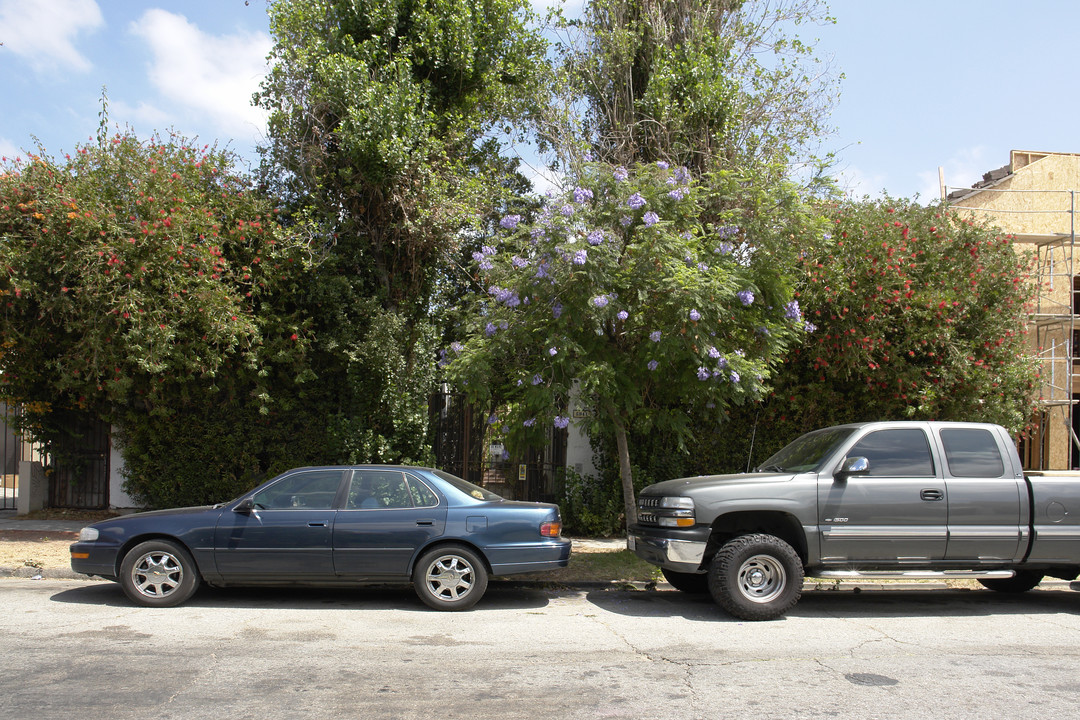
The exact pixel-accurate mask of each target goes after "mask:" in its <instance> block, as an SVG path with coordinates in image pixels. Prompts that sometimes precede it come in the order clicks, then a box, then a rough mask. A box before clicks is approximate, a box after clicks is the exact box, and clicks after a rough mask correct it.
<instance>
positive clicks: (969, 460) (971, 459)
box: [941, 428, 1005, 478]
mask: <svg viewBox="0 0 1080 720" xmlns="http://www.w3.org/2000/svg"><path fill="white" fill-rule="evenodd" d="M941 444H942V445H943V446H944V447H945V460H946V462H948V463H949V472H950V473H952V476H953V477H982V478H999V477H1001V476H1002V475H1004V474H1005V463H1003V462H1002V460H1001V451H1000V450H998V446H997V442H995V441H994V436H993V435H992V434H991V433H990V431H989V430H983V429H980V428H956V429H949V430H942V431H941Z"/></svg>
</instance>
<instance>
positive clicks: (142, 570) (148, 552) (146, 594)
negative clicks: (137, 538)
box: [120, 540, 200, 607]
mask: <svg viewBox="0 0 1080 720" xmlns="http://www.w3.org/2000/svg"><path fill="white" fill-rule="evenodd" d="M199 582H200V578H199V569H198V568H197V567H196V566H195V560H194V559H192V557H191V554H190V553H188V551H187V550H185V549H184V548H183V547H182V546H180V545H179V544H177V543H175V542H172V541H170V540H148V541H146V542H143V543H139V544H138V545H136V546H135V547H133V548H131V550H129V551H128V553H127V555H125V556H124V560H123V561H122V562H121V563H120V585H121V586H122V587H123V588H124V593H125V594H126V595H127V596H128V597H129V598H130V599H131V600H132V601H133V602H136V603H138V604H139V605H146V606H148V607H172V606H174V605H179V604H180V603H182V602H184V601H185V600H187V599H188V598H190V597H191V596H192V595H194V594H195V591H196V590H198V588H199Z"/></svg>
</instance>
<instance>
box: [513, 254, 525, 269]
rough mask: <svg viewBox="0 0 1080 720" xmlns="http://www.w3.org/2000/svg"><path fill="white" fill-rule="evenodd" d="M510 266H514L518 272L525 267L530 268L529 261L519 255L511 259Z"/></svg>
mask: <svg viewBox="0 0 1080 720" xmlns="http://www.w3.org/2000/svg"><path fill="white" fill-rule="evenodd" d="M510 264H511V265H513V266H514V267H515V268H517V269H518V270H520V269H522V268H524V267H528V266H529V261H528V260H526V259H525V258H522V257H518V256H517V255H515V256H514V257H512V258H510Z"/></svg>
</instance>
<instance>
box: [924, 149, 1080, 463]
mask: <svg viewBox="0 0 1080 720" xmlns="http://www.w3.org/2000/svg"><path fill="white" fill-rule="evenodd" d="M947 190H948V188H945V187H944V186H943V194H944V193H946V192H947ZM947 199H948V200H949V202H950V204H951V205H952V207H953V208H954V209H956V210H959V211H961V212H964V211H966V212H969V213H970V214H971V215H972V216H973V217H976V218H980V219H986V220H990V221H991V222H993V223H994V224H995V225H997V226H998V227H1000V228H1001V229H1002V230H1004V231H1005V232H1007V233H1009V234H1011V235H1013V236H1014V237H1015V247H1016V250H1017V252H1019V253H1026V254H1028V255H1029V256H1030V258H1031V260H1032V263H1033V265H1032V271H1033V281H1034V282H1036V283H1037V285H1038V288H1039V291H1038V296H1037V299H1036V302H1035V304H1034V307H1033V308H1032V313H1031V317H1030V324H1029V328H1028V330H1029V337H1030V338H1031V343H1032V351H1033V353H1034V354H1035V355H1036V357H1038V359H1039V362H1040V376H1041V380H1042V384H1041V388H1040V392H1039V398H1038V400H1039V402H1038V407H1037V410H1036V415H1035V417H1034V418H1033V427H1034V433H1033V434H1032V435H1031V436H1030V437H1029V438H1027V439H1025V441H1024V442H1023V443H1022V447H1021V450H1022V455H1023V459H1024V465H1025V468H1027V469H1030V470H1070V469H1073V468H1077V467H1080V412H1078V411H1077V402H1078V400H1080V352H1078V351H1077V343H1078V342H1080V278H1078V276H1080V257H1077V255H1076V252H1075V251H1076V234H1077V231H1078V229H1080V228H1077V222H1076V220H1077V218H1076V212H1077V210H1078V209H1080V207H1078V206H1080V154H1078V153H1050V152H1030V151H1022V150H1013V151H1012V152H1011V153H1010V156H1009V163H1008V164H1007V165H1005V166H1003V167H1001V168H998V169H997V170H993V171H991V172H988V173H986V174H985V175H984V176H983V179H982V181H981V182H979V183H976V184H975V185H974V186H973V187H971V188H965V189H957V190H954V191H953V192H948V193H947Z"/></svg>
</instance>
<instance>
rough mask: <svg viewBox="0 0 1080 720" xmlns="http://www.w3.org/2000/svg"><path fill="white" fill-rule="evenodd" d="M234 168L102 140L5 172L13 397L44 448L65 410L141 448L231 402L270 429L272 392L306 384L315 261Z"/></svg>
mask: <svg viewBox="0 0 1080 720" xmlns="http://www.w3.org/2000/svg"><path fill="white" fill-rule="evenodd" d="M232 162H233V159H232V157H231V156H230V155H229V154H228V153H226V152H222V151H219V150H217V149H216V148H210V147H202V148H197V147H191V146H190V145H189V144H188V143H187V141H185V140H183V139H182V138H170V139H168V140H162V139H159V138H153V139H151V140H149V141H147V142H143V141H140V140H139V139H138V138H136V137H135V136H133V135H131V134H117V135H115V136H113V137H107V136H106V135H105V134H102V135H101V137H99V140H98V142H97V143H96V144H90V145H86V146H82V147H79V148H78V149H77V152H76V153H75V154H74V156H72V157H65V158H64V160H62V161H57V160H55V159H53V158H51V157H48V156H47V155H46V154H45V153H44V151H40V152H39V153H38V154H32V155H29V156H28V157H27V158H26V160H25V161H23V162H11V163H8V164H7V165H6V166H5V167H4V171H3V175H2V176H0V266H2V267H3V268H4V272H3V273H2V274H0V337H2V338H3V342H2V345H0V373H2V374H0V395H2V396H3V397H4V399H6V400H9V401H14V402H19V403H23V404H24V405H25V406H26V407H27V408H28V409H29V412H28V413H27V414H26V415H25V416H24V417H25V421H26V423H27V427H26V428H25V429H26V430H28V431H30V432H31V434H33V435H34V436H35V437H36V438H37V439H39V440H41V441H43V442H45V443H49V442H51V441H52V440H53V439H54V437H55V433H56V431H57V428H56V423H55V421H54V420H55V417H56V414H57V413H58V412H61V411H65V410H79V411H83V412H86V413H89V414H92V415H95V416H97V417H99V418H102V419H105V420H107V421H109V422H112V423H115V424H118V425H120V426H122V427H124V428H125V430H126V431H128V432H135V431H136V429H137V428H136V426H137V425H138V424H139V423H140V418H145V417H148V416H157V417H159V418H167V419H169V420H170V421H172V422H174V423H182V422H183V413H184V408H185V407H186V406H190V405H191V404H192V403H199V402H209V403H220V402H221V401H222V399H227V398H236V397H240V398H245V399H247V400H248V401H249V402H250V404H251V407H252V411H253V412H255V414H256V415H257V416H268V415H269V414H270V413H271V412H272V411H273V410H274V409H275V405H274V403H275V399H274V397H273V392H274V390H275V386H276V387H280V386H281V384H282V383H283V379H287V380H288V381H290V382H291V381H294V380H296V379H297V378H302V377H303V375H304V373H305V372H306V361H305V353H306V348H307V345H308V321H307V320H306V318H305V316H304V314H303V312H302V311H301V309H300V308H298V307H297V306H296V304H295V303H293V302H292V301H291V298H292V297H293V296H294V295H295V294H296V292H297V290H298V288H300V287H303V286H304V285H305V284H306V280H305V277H306V273H307V271H308V265H309V262H308V250H307V247H306V245H305V244H304V243H299V242H297V241H295V240H294V239H293V237H292V236H291V235H290V234H288V233H286V232H285V231H284V230H283V229H282V227H281V226H280V225H279V223H278V222H277V220H276V217H275V212H274V210H273V208H272V206H270V205H269V204H268V203H267V202H266V200H265V199H263V198H261V197H260V196H259V195H258V194H257V193H255V192H252V190H251V189H250V188H249V187H248V184H247V182H246V181H245V179H244V178H242V177H240V176H239V175H237V174H236V173H235V172H234V171H233V169H232V167H233V166H232ZM129 469H130V470H132V471H133V472H135V473H136V474H138V468H137V467H136V468H129ZM143 496H144V497H145V496H146V495H145V493H144V494H143Z"/></svg>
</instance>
